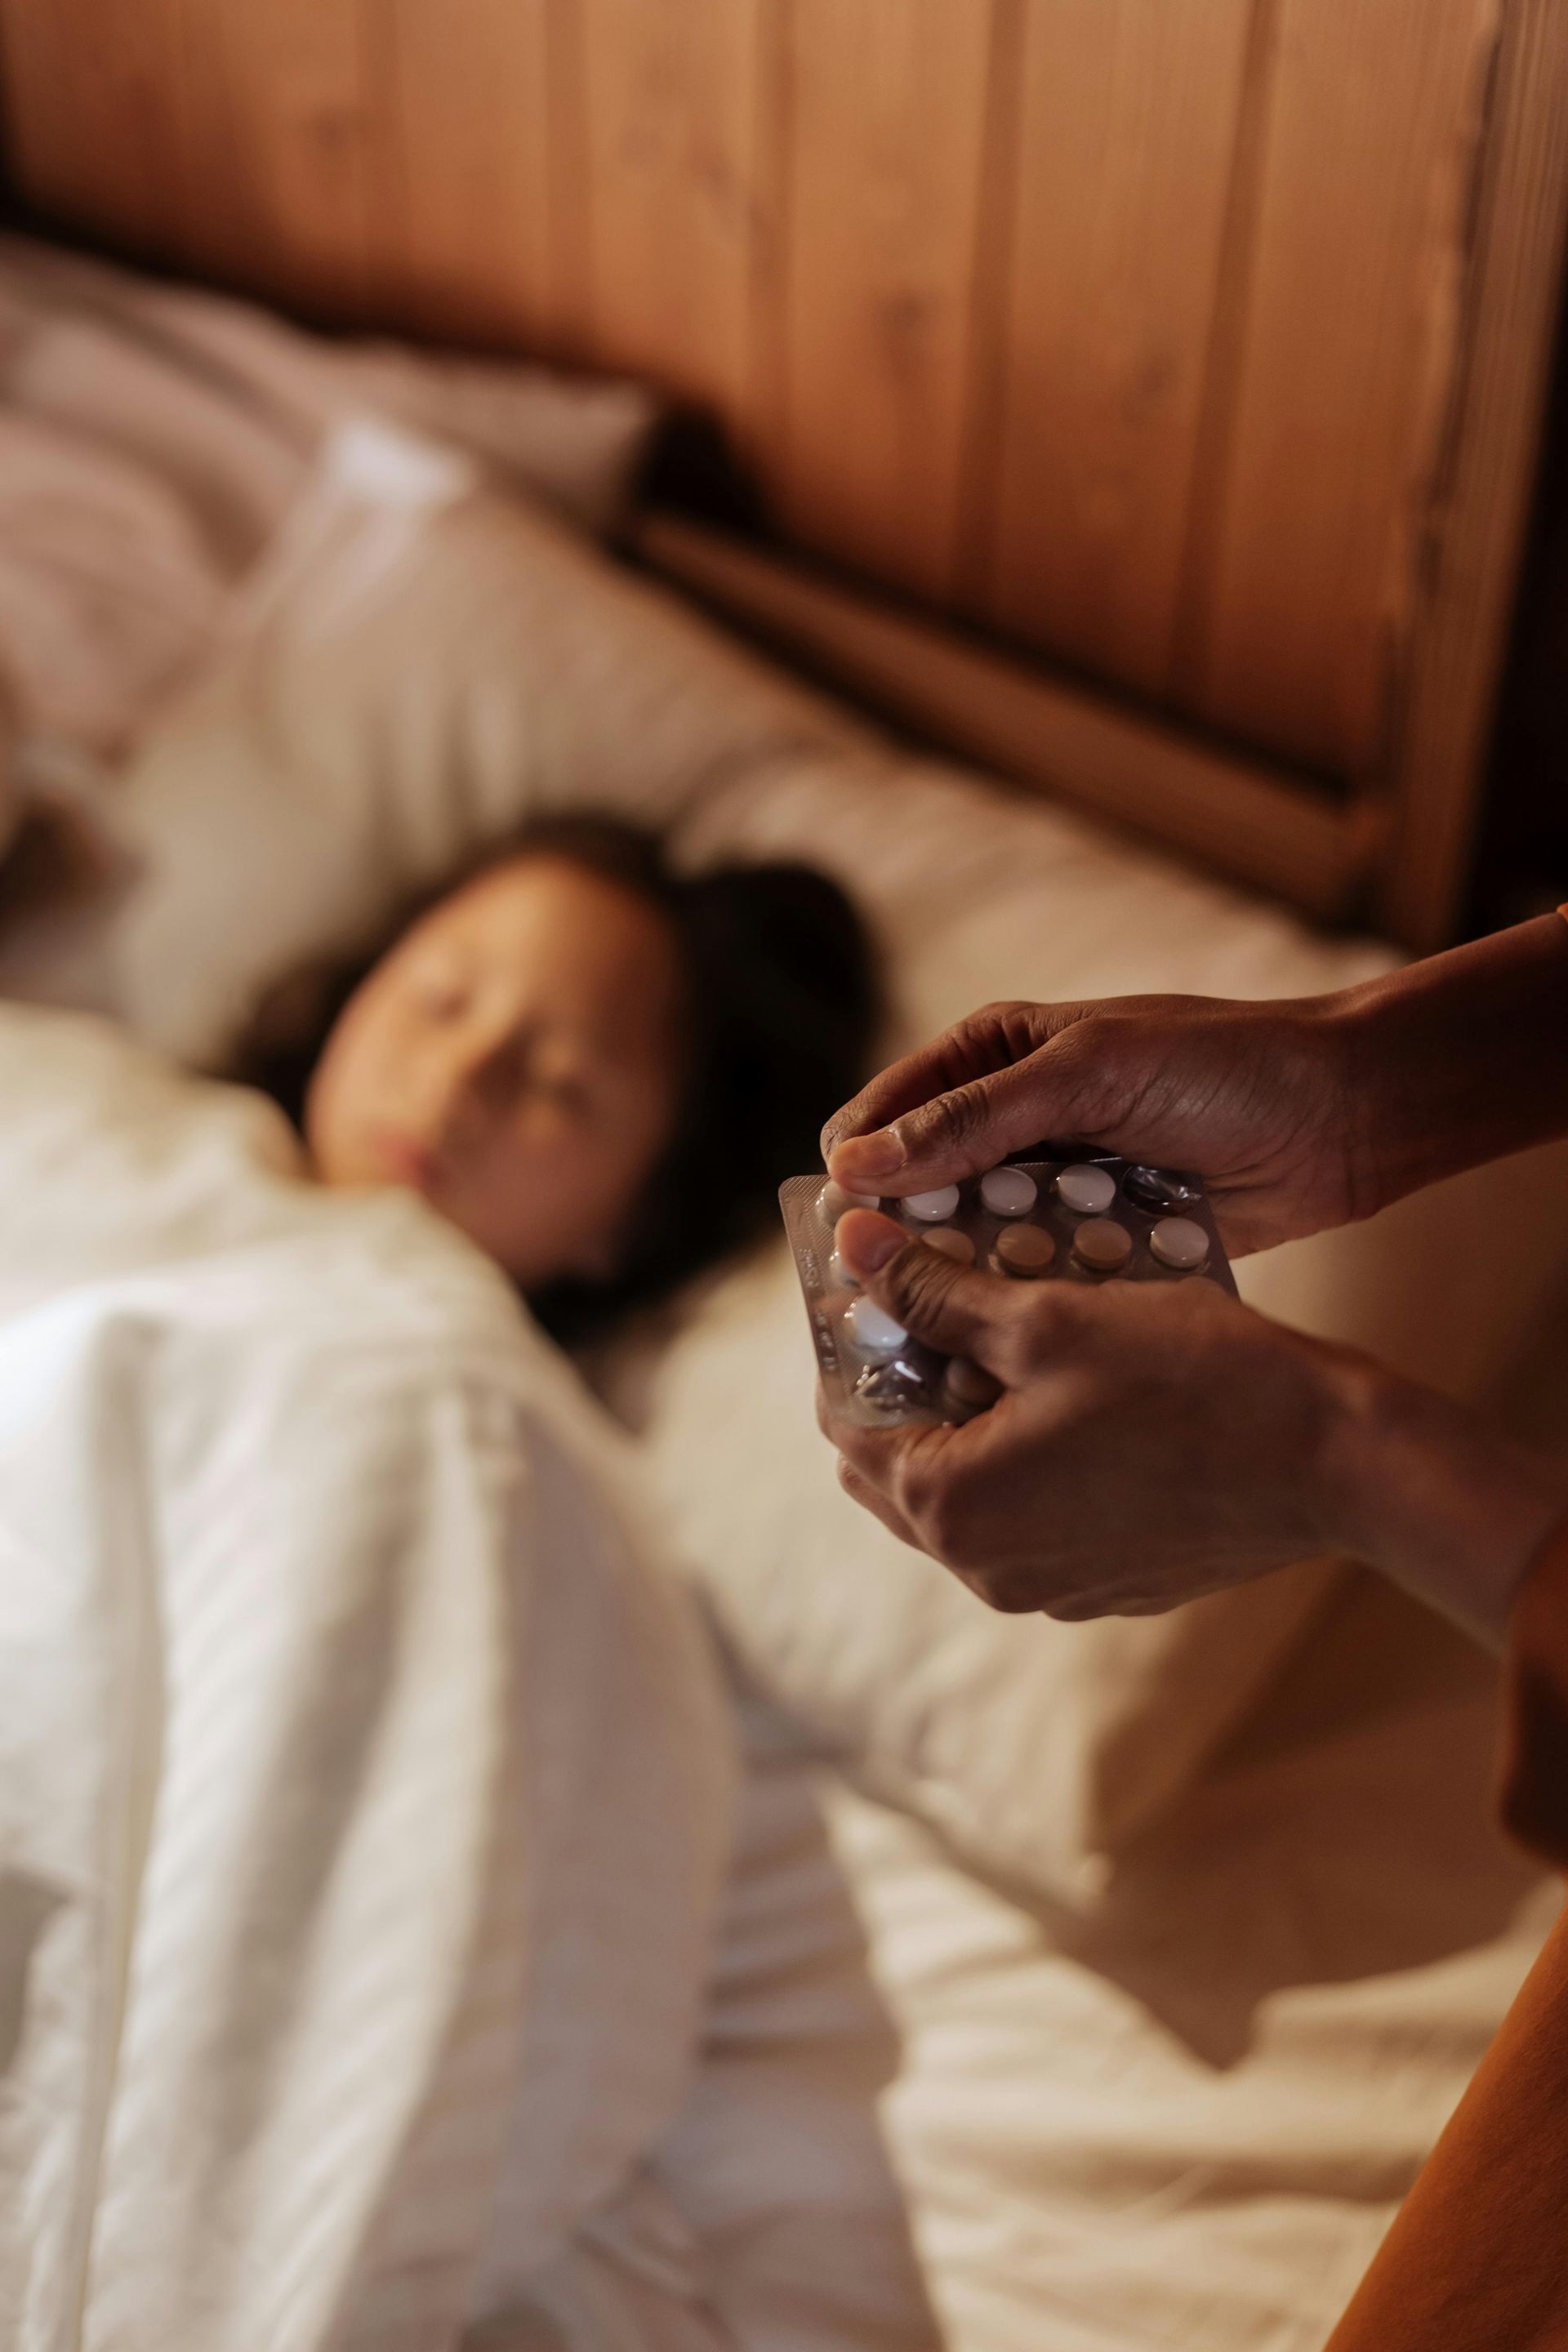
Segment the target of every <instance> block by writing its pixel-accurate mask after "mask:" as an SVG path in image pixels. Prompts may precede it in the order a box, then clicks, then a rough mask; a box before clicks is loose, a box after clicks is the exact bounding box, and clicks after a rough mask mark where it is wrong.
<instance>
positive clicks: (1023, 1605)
mask: <svg viewBox="0 0 1568 2352" xmlns="http://www.w3.org/2000/svg"><path fill="white" fill-rule="evenodd" d="M969 1582H970V1584H971V1585H972V1587H973V1590H974V1591H976V1592H977V1593H978V1594H979V1596H980V1598H981V1600H982V1601H984V1603H985V1605H986V1607H987V1608H988V1609H994V1610H995V1612H996V1613H997V1615H998V1616H1000V1617H1027V1616H1035V1615H1037V1614H1038V1612H1039V1611H1040V1608H1041V1606H1042V1603H1041V1600H1040V1594H1039V1589H1038V1583H1037V1577H1036V1574H1035V1572H1034V1571H1033V1570H1031V1569H1029V1568H1026V1567H1019V1566H1016V1565H1015V1564H1013V1563H1011V1562H1007V1563H993V1564H992V1565H990V1566H987V1567H984V1568H978V1569H975V1570H973V1571H972V1573H971V1575H970V1578H969Z"/></svg>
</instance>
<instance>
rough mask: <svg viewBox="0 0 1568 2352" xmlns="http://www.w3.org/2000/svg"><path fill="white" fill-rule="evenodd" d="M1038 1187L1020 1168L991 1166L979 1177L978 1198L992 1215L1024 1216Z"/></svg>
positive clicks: (1036, 1193)
mask: <svg viewBox="0 0 1568 2352" xmlns="http://www.w3.org/2000/svg"><path fill="white" fill-rule="evenodd" d="M1039 1189H1040V1188H1039V1186H1038V1185H1037V1183H1036V1181H1035V1180H1034V1178H1033V1177H1032V1176H1026V1175H1025V1173H1024V1171H1023V1170H1022V1169H1021V1168H993V1169H991V1170H989V1171H988V1172H987V1173H986V1174H985V1175H984V1176H983V1177H982V1178H981V1179H980V1198H981V1200H982V1201H983V1202H984V1204H985V1206H986V1208H988V1209H989V1210H990V1212H991V1213H992V1215H993V1216H994V1217H1026V1216H1027V1215H1028V1213H1029V1212H1030V1210H1031V1209H1032V1208H1033V1207H1034V1205H1035V1202H1036V1199H1037V1196H1038V1193H1039Z"/></svg>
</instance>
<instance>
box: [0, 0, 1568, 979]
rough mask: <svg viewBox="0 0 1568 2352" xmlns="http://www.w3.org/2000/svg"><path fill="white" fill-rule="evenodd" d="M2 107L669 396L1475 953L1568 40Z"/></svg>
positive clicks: (1235, 29)
mask: <svg viewBox="0 0 1568 2352" xmlns="http://www.w3.org/2000/svg"><path fill="white" fill-rule="evenodd" d="M0 68H3V71H4V75H5V91H6V106H7V114H8V121H9V134H8V143H9V148H10V152H11V155H12V158H13V173H14V177H15V178H16V181H17V183H18V184H19V185H20V187H21V188H22V190H23V191H24V193H25V194H26V196H27V197H28V198H29V199H30V200H31V201H32V202H33V203H34V204H35V205H37V206H39V207H40V208H42V209H43V210H44V211H45V212H47V213H51V214H53V215H57V216H59V217H61V218H63V219H66V220H68V221H70V222H72V223H74V224H77V225H81V226H88V227H89V228H90V229H93V230H96V231H98V232H100V233H103V234H105V235H106V236H110V237H111V238H112V239H113V240H114V241H115V242H116V243H117V244H118V245H120V246H121V247H123V248H128V249H130V250H132V251H135V252H138V253H142V254H144V255H146V256H148V257H153V258H162V259H164V260H168V261H173V262H177V263H179V264H181V265H182V266H184V267H186V268H195V269H197V270H199V271H200V272H202V273H204V274H205V275H207V276H210V277H211V278H214V279H216V280H217V281H219V282H221V283H224V284H228V285H237V286H246V287H250V288H254V289H258V290H259V291H262V292H265V293H268V294H270V295H272V296H273V297H275V298H277V299H280V300H282V301H284V302H285V303H287V304H288V305H289V306H291V307H293V308H294V309H296V310H303V311H305V312H307V313H314V314H316V315H318V316H324V317H327V318H331V319H332V320H344V321H348V320H359V321H379V322H383V323H386V324H389V325H396V326H399V327H403V328H405V329H408V328H413V329H418V330H425V331H432V332H437V333H439V334H441V335H444V336H447V337H449V338H452V339H457V340H461V341H470V342H476V343H481V344H488V345H499V346H503V347H508V348H515V349H522V350H528V351H531V352H542V353H546V354H552V355H556V356H560V357H562V358H565V359H569V360H572V361H576V362H592V363H595V364H597V363H603V364H607V365H610V366H613V367H616V368H629V369H634V370H636V371H638V372H640V373H646V374H647V375H648V376H650V377H652V378H653V379H655V380H656V381H657V382H658V383H660V384H663V385H665V386H667V387H668V388H669V389H670V390H671V391H672V392H674V393H676V394H679V395H681V396H682V397H683V398H684V399H686V400H689V401H690V402H691V403H693V404H697V405H699V406H700V407H701V408H703V409H705V410H708V411H710V413H712V414H713V415H716V416H717V417H718V418H719V419H720V420H721V422H722V423H723V425H725V427H726V429H727V431H728V433H729V435H730V436H731V441H732V444H733V446H734V447H735V449H736V450H737V452H738V453H739V455H740V456H741V457H742V460H743V462H744V463H745V464H746V465H747V467H749V468H751V469H752V472H753V473H754V475H755V477H756V478H757V479H758V481H759V482H760V484H761V485H762V487H763V491H764V493H765V495H766V498H767V500H768V502H769V505H770V507H771V509H772V512H773V515H774V516H775V518H776V520H777V522H778V525H779V527H780V530H781V531H782V532H783V534H784V537H785V539H786V540H787V541H790V542H792V543H793V544H794V545H795V547H796V548H798V549H800V550H802V551H805V552H806V553H808V554H809V555H812V556H815V557H816V558H821V559H827V560H828V561H829V562H832V563H835V564H837V565H838V566H840V567H843V568H845V569H847V572H849V573H852V574H853V575H854V576H856V577H858V579H860V580H862V581H864V582H869V583H879V584H880V586H881V587H882V588H884V589H885V590H889V591H892V592H894V593H896V594H898V595H900V596H902V597H904V598H907V599H910V600H912V601H913V603H914V604H916V605H917V606H918V607H921V608H924V609H926V610H928V611H930V612H931V613H934V614H942V615H946V616H950V617H952V618H956V619H957V620H959V621H961V622H962V623H963V624H964V625H967V626H969V627H972V628H974V629H977V630H979V631H982V632H984V633H985V635H987V637H988V638H989V639H990V641H991V642H992V644H993V645H1005V646H1010V647H1013V648H1015V649H1023V650H1024V651H1025V652H1026V654H1028V653H1034V654H1039V655H1043V656H1047V657H1048V660H1049V662H1050V663H1051V664H1053V665H1055V666H1056V667H1057V668H1058V671H1064V670H1065V671H1066V672H1067V673H1068V675H1069V677H1077V678H1079V679H1080V680H1087V681H1090V682H1092V684H1093V686H1094V688H1096V689H1098V690H1100V691H1107V690H1108V691H1110V693H1111V694H1113V695H1118V696H1121V697H1123V698H1131V702H1132V704H1133V706H1134V707H1135V709H1137V710H1140V711H1142V712H1144V713H1148V714H1152V719H1153V724H1152V727H1151V730H1150V734H1151V740H1157V739H1158V738H1159V737H1160V735H1161V733H1162V731H1163V732H1165V733H1166V734H1168V733H1169V731H1170V730H1171V729H1172V728H1174V729H1176V730H1184V729H1186V730H1199V731H1200V733H1206V734H1212V735H1214V736H1215V737H1217V738H1219V739H1221V740H1222V741H1223V742H1224V743H1226V744H1229V745H1230V746H1233V747H1239V748H1240V750H1241V751H1242V752H1243V753H1244V754H1245V756H1246V758H1247V760H1248V761H1251V762H1253V763H1254V764H1256V763H1257V762H1258V761H1261V762H1263V763H1264V765H1265V767H1266V769H1267V771H1268V773H1269V774H1270V775H1272V776H1273V777H1274V778H1275V779H1276V780H1277V781H1278V782H1279V788H1280V790H1281V791H1283V792H1285V793H1291V794H1295V795H1297V796H1298V798H1299V800H1300V805H1301V806H1302V808H1303V809H1306V808H1307V807H1308V806H1309V805H1310V806H1311V807H1312V809H1314V810H1315V812H1316V813H1317V814H1316V815H1315V816H1314V822H1318V821H1319V819H1321V822H1323V823H1330V822H1331V823H1332V824H1336V825H1339V826H1341V827H1342V840H1343V844H1344V871H1343V875H1342V877H1340V879H1339V880H1338V881H1336V883H1335V886H1334V889H1333V891H1332V892H1331V893H1330V894H1329V895H1330V896H1331V897H1333V898H1335V899H1336V902H1337V903H1340V904H1342V905H1343V906H1345V907H1346V908H1348V907H1349V905H1350V903H1351V902H1352V900H1353V899H1354V898H1355V896H1356V894H1357V891H1358V889H1359V888H1360V887H1361V886H1362V884H1363V882H1367V881H1370V882H1371V884H1372V885H1373V887H1374V889H1375V892H1376V896H1377V908H1378V911H1379V912H1380V913H1381V915H1382V918H1383V919H1384V920H1385V921H1386V922H1387V923H1389V924H1390V925H1391V926H1392V927H1393V928H1394V929H1396V930H1398V931H1399V932H1401V933H1402V934H1403V935H1404V936H1405V938H1407V939H1409V940H1412V941H1413V942H1415V943H1418V944H1426V943H1429V942H1431V941H1433V940H1436V939H1438V938H1440V937H1441V936H1442V935H1443V934H1444V932H1445V931H1446V929H1447V927H1448V926H1449V924H1450V922H1451V920H1452V919H1453V914H1454V908H1455V904H1456V898H1457V894H1458V888H1459V885H1460V880H1461V877H1462V873H1463V867H1464V859H1465V855H1466V849H1467V845H1468V835H1469V828H1470V824H1471V817H1472V811H1473V803H1474V797H1475V790H1476V779H1477V776H1478V774H1479V765H1480V757H1481V748H1482V744H1483V740H1484V734H1485V728H1486V723H1487V717H1488V712H1489V704H1490V697H1491V694H1492V690H1493V686H1494V683H1495V678H1496V674H1497V669H1498V664H1499V660H1500V647H1501V644H1502V637H1503V632H1504V629H1505V626H1506V621H1507V614H1508V606H1509V595H1510V586H1511V583H1512V581H1513V579H1514V578H1515V576H1516V572H1517V563H1518V551H1519V542H1520V534H1521V518H1522V515H1523V512H1524V508H1525V503H1526V500H1527V497H1528V491H1529V485H1530V481H1531V467H1532V461H1533V454H1534V447H1535V436H1536V432H1537V427H1538V421H1539V416H1540V411H1541V403H1542V386H1543V382H1544V375H1545V367H1546V353H1547V351H1548V348H1549V343H1550V336H1551V330H1552V320H1553V316H1554V312H1555V303H1556V295H1557V289H1558V283H1559V271H1560V268H1561V258H1562V247H1563V215H1564V205H1565V191H1568V0H0ZM916 643H917V646H918V638H917V640H916ZM912 658H914V660H915V662H916V665H917V667H918V659H919V657H918V651H917V654H916V655H915V656H912ZM1061 690H1063V691H1067V692H1069V693H1070V692H1071V691H1072V690H1073V689H1072V688H1071V687H1070V685H1069V686H1068V687H1067V688H1062V689H1061ZM1129 723H1131V724H1134V725H1142V724H1144V723H1145V722H1144V721H1143V720H1142V719H1132V720H1131V721H1130V722H1129ZM1148 816H1149V821H1150V822H1151V823H1152V824H1154V825H1155V828H1156V829H1160V826H1159V819H1160V811H1159V807H1158V805H1157V788H1156V790H1155V793H1154V795H1153V797H1152V799H1151V805H1150V808H1149V811H1148ZM1173 829H1174V830H1175V831H1177V832H1178V833H1179V832H1180V827H1179V826H1175V827H1174V828H1173ZM1338 837H1339V836H1337V835H1336V838H1338ZM1289 862H1290V858H1289V853H1282V854H1281V856H1277V857H1276V858H1275V860H1274V863H1275V865H1276V866H1281V865H1284V866H1288V865H1289ZM1243 863H1244V864H1245V861H1243ZM1271 878H1274V879H1275V880H1276V882H1277V886H1278V884H1279V877H1277V876H1276V877H1271ZM1283 887H1289V884H1288V882H1287V883H1286V884H1285V885H1284V886H1283ZM1301 895H1303V896H1309V895H1310V894H1309V893H1307V892H1305V891H1303V892H1302V893H1301ZM1323 896H1324V893H1323V892H1322V891H1321V890H1320V891H1319V892H1318V901H1319V902H1321V900H1322V898H1323Z"/></svg>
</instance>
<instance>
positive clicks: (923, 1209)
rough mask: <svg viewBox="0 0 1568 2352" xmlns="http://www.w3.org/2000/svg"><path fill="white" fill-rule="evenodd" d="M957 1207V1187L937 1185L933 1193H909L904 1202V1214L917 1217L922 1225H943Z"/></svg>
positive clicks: (954, 1185) (953, 1185)
mask: <svg viewBox="0 0 1568 2352" xmlns="http://www.w3.org/2000/svg"><path fill="white" fill-rule="evenodd" d="M957 1207H958V1187H957V1185H956V1184H939V1185H938V1186H937V1189H936V1191H935V1192H910V1194H909V1195H908V1197H907V1198H906V1200H905V1202H904V1214H905V1215H906V1216H909V1217H918V1218H919V1219H920V1221H921V1224H922V1225H944V1224H945V1223H947V1221H948V1219H949V1217H951V1216H952V1214H953V1213H954V1212H955V1211H956V1209H957Z"/></svg>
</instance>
